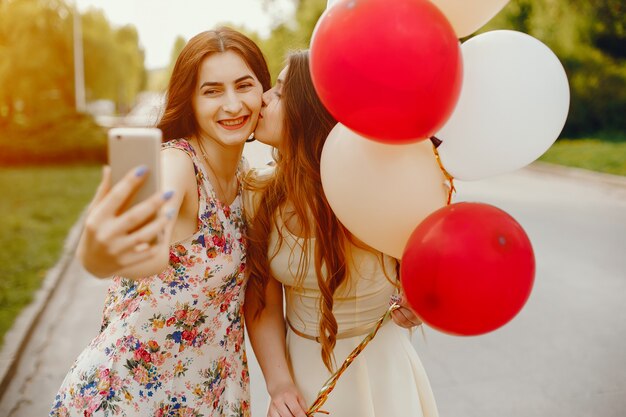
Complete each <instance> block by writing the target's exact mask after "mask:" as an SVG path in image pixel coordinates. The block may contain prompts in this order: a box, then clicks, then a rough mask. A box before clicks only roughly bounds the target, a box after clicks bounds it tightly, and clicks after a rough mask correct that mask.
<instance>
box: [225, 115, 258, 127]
mask: <svg viewBox="0 0 626 417" xmlns="http://www.w3.org/2000/svg"><path fill="white" fill-rule="evenodd" d="M249 121H250V115H244V116H239V117H236V118H228V119H220V120H218V121H217V124H218V125H220V126H221V127H222V128H224V129H226V130H237V129H241V128H243V127H245V126H246V125H247V124H248V122H249Z"/></svg>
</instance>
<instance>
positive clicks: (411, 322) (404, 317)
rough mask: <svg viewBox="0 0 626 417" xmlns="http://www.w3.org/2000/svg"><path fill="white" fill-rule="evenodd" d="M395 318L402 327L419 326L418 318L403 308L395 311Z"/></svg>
mask: <svg viewBox="0 0 626 417" xmlns="http://www.w3.org/2000/svg"><path fill="white" fill-rule="evenodd" d="M394 313H396V318H397V320H398V322H399V323H400V325H401V326H403V327H415V326H418V325H420V324H421V321H420V320H419V318H418V317H417V316H416V315H415V314H413V312H412V311H411V310H409V309H407V308H405V307H400V308H398V309H397V310H396V311H394Z"/></svg>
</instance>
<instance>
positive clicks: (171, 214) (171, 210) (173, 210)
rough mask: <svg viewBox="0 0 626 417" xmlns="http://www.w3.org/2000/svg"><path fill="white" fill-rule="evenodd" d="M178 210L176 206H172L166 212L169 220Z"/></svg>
mask: <svg viewBox="0 0 626 417" xmlns="http://www.w3.org/2000/svg"><path fill="white" fill-rule="evenodd" d="M175 212H176V210H175V209H174V207H170V208H169V209H168V210H167V211H166V212H165V217H167V219H168V220H171V219H172V217H174V213H175Z"/></svg>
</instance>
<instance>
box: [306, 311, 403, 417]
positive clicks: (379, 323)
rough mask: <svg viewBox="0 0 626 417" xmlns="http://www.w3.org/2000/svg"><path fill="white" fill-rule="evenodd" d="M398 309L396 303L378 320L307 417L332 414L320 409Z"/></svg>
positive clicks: (331, 378) (323, 389)
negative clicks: (344, 374) (347, 370)
mask: <svg viewBox="0 0 626 417" xmlns="http://www.w3.org/2000/svg"><path fill="white" fill-rule="evenodd" d="M397 308H400V306H399V305H398V304H397V303H395V302H394V303H393V304H391V305H390V306H389V309H388V310H387V312H385V314H383V316H382V317H381V318H379V319H378V321H377V322H376V326H375V327H374V329H373V330H372V331H371V332H370V334H368V335H367V336H365V339H363V341H362V342H361V343H359V345H358V346H357V347H356V348H354V350H353V351H352V352H351V353H350V354H349V355H348V357H347V358H346V360H345V361H343V364H342V365H341V367H340V368H339V369H337V371H336V372H335V373H334V374H332V375H331V377H330V378H328V380H327V381H326V382H325V383H324V386H323V387H322V389H321V390H320V391H319V392H318V394H317V398H316V399H315V401H313V404H312V405H311V407H309V410H308V411H307V413H306V415H307V416H312V415H314V414H317V413H322V414H330V413H329V412H328V411H323V410H320V408H321V407H322V405H324V403H325V402H326V400H328V396H329V395H330V393H331V392H332V391H333V389H335V385H336V384H337V381H338V380H339V377H340V376H341V375H342V374H343V373H344V372H345V371H346V369H348V367H349V366H350V364H352V362H353V361H354V359H356V357H357V356H359V354H360V353H361V352H362V351H363V349H365V346H367V344H368V343H369V342H370V341H371V340H372V339H373V338H374V337H375V336H376V333H378V330H379V329H380V328H381V327H382V325H383V324H385V323H386V322H387V321H388V320H389V319H390V318H391V313H392V312H393V311H394V310H396V309H397Z"/></svg>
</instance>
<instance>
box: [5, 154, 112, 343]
mask: <svg viewBox="0 0 626 417" xmlns="http://www.w3.org/2000/svg"><path fill="white" fill-rule="evenodd" d="M100 173H101V170H100V167H99V166H95V165H94V166H66V167H28V168H24V167H21V168H0V192H1V193H2V198H0V230H1V231H2V232H1V233H0V247H2V251H0V341H3V340H4V335H5V333H6V331H7V330H8V329H9V328H10V327H11V325H12V324H13V321H14V319H15V318H16V316H17V315H18V314H19V312H20V311H21V309H22V308H23V307H24V306H26V305H27V304H28V303H29V302H30V301H31V300H32V296H33V294H34V292H35V291H36V290H37V289H38V288H39V287H40V285H41V282H42V280H43V278H44V277H45V274H46V271H47V270H48V269H50V268H51V267H52V266H54V264H55V263H56V262H57V260H58V259H59V257H60V255H61V251H62V249H63V244H64V242H65V238H66V236H67V233H68V231H69V229H70V228H71V226H72V225H73V224H74V223H75V222H76V220H77V219H78V217H79V216H80V214H81V212H82V211H83V209H84V208H85V206H86V204H87V203H88V202H89V200H91V197H92V196H93V193H94V192H95V188H96V186H97V184H98V182H99V181H100Z"/></svg>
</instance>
